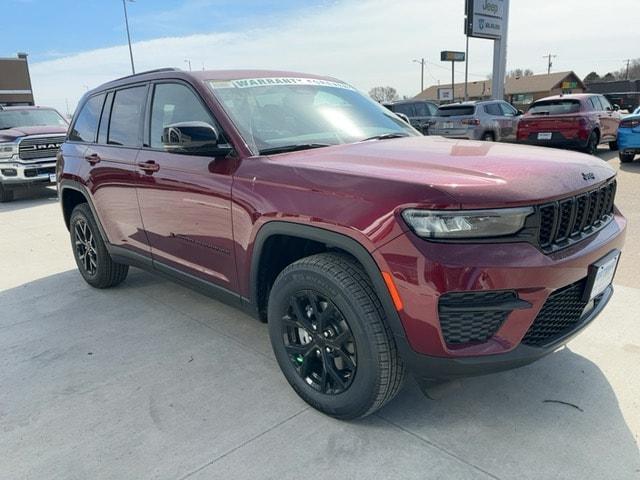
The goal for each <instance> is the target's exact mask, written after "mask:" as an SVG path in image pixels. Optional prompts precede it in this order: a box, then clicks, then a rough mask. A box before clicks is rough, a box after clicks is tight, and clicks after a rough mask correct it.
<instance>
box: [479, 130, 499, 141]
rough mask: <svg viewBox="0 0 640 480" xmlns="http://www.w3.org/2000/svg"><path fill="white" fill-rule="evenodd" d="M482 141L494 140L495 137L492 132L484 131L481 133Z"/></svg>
mask: <svg viewBox="0 0 640 480" xmlns="http://www.w3.org/2000/svg"><path fill="white" fill-rule="evenodd" d="M482 141H483V142H495V141H496V138H495V136H494V135H493V133H491V132H486V133H484V134H482Z"/></svg>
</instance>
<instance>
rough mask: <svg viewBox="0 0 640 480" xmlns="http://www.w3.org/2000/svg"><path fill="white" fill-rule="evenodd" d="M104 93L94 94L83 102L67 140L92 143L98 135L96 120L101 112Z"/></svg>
mask: <svg viewBox="0 0 640 480" xmlns="http://www.w3.org/2000/svg"><path fill="white" fill-rule="evenodd" d="M104 97H105V95H104V93H102V94H100V95H95V96H93V97H91V98H89V100H87V101H86V102H85V104H84V105H83V106H82V108H81V109H80V113H78V116H77V117H76V121H75V122H74V124H73V128H72V129H71V132H70V133H69V140H72V141H74V142H88V143H94V142H95V141H96V136H97V135H98V121H99V119H100V114H101V113H102V105H103V103H104Z"/></svg>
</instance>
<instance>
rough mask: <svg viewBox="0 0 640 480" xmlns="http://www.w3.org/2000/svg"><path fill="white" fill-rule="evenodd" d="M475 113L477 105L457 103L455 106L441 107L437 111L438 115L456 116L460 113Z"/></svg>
mask: <svg viewBox="0 0 640 480" xmlns="http://www.w3.org/2000/svg"><path fill="white" fill-rule="evenodd" d="M475 113H476V107H475V105H457V106H455V107H440V108H439V109H438V111H437V112H436V116H438V117H455V116H458V115H473V114H475Z"/></svg>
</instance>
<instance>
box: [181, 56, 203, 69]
mask: <svg viewBox="0 0 640 480" xmlns="http://www.w3.org/2000/svg"><path fill="white" fill-rule="evenodd" d="M184 63H186V64H188V65H189V71H191V60H190V59H188V58H185V60H184ZM203 70H204V68H203Z"/></svg>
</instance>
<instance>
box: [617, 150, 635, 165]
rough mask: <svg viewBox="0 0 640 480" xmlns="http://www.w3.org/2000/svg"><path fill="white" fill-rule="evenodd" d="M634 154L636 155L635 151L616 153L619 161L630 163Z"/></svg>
mask: <svg viewBox="0 0 640 480" xmlns="http://www.w3.org/2000/svg"><path fill="white" fill-rule="evenodd" d="M635 156H636V154H635V153H623V152H619V153H618V157H620V163H631V162H633V159H634V158H635Z"/></svg>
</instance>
